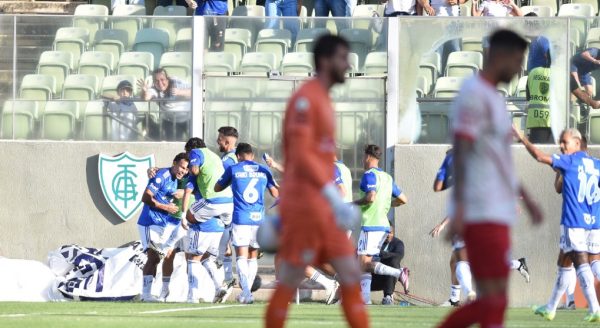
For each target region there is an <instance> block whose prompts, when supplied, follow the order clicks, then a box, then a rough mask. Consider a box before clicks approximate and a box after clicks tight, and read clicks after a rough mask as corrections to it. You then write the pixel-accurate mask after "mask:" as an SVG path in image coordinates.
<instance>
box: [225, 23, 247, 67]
mask: <svg viewBox="0 0 600 328" xmlns="http://www.w3.org/2000/svg"><path fill="white" fill-rule="evenodd" d="M251 46H252V32H250V31H249V30H247V29H241V28H228V29H226V30H225V49H224V51H225V52H229V53H232V54H234V55H235V60H236V61H237V63H239V62H241V60H242V58H243V57H244V55H245V54H246V52H248V50H249V49H250V47H251Z"/></svg>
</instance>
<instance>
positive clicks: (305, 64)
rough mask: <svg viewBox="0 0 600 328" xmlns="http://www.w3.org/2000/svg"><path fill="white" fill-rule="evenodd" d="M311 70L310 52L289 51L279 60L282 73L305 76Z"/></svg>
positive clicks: (311, 58)
mask: <svg viewBox="0 0 600 328" xmlns="http://www.w3.org/2000/svg"><path fill="white" fill-rule="evenodd" d="M313 70H314V68H313V54H312V52H290V53H288V54H286V55H285V56H284V57H283V60H282V62H281V71H282V72H283V74H284V75H293V76H307V75H309V74H311V73H312V72H313Z"/></svg>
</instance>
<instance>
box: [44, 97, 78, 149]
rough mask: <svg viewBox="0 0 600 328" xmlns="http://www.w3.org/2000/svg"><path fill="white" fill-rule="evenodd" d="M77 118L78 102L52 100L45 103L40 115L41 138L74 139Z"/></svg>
mask: <svg viewBox="0 0 600 328" xmlns="http://www.w3.org/2000/svg"><path fill="white" fill-rule="evenodd" d="M78 119H79V102H77V101H65V100H54V101H49V102H47V103H46V108H45V109H44V114H43V115H42V138H43V139H50V140H69V139H75V137H76V133H75V125H76V123H77V120H78Z"/></svg>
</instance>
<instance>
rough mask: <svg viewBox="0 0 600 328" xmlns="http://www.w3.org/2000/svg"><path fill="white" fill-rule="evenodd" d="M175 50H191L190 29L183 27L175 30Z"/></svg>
mask: <svg viewBox="0 0 600 328" xmlns="http://www.w3.org/2000/svg"><path fill="white" fill-rule="evenodd" d="M174 50H175V51H192V29H191V28H189V27H185V28H182V29H180V30H179V31H177V37H176V38H175V48H174Z"/></svg>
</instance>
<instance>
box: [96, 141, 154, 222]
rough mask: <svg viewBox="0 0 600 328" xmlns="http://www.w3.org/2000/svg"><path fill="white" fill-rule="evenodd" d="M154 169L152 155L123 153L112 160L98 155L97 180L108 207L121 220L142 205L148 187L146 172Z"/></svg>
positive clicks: (130, 215)
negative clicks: (139, 155) (98, 179)
mask: <svg viewBox="0 0 600 328" xmlns="http://www.w3.org/2000/svg"><path fill="white" fill-rule="evenodd" d="M153 166H154V155H148V156H146V157H136V156H134V155H132V154H130V153H129V152H124V153H122V154H120V155H118V156H116V157H113V156H108V155H104V154H100V155H99V159H98V177H99V178H100V187H102V193H103V194H104V198H105V199H106V201H107V202H108V205H110V207H111V208H112V209H113V211H115V213H117V215H118V216H119V217H120V218H121V219H123V221H127V220H129V219H130V218H131V217H132V216H133V215H134V214H135V212H137V210H138V209H139V208H140V207H141V205H142V195H143V194H144V190H146V185H147V184H148V174H147V170H148V168H150V167H153Z"/></svg>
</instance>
